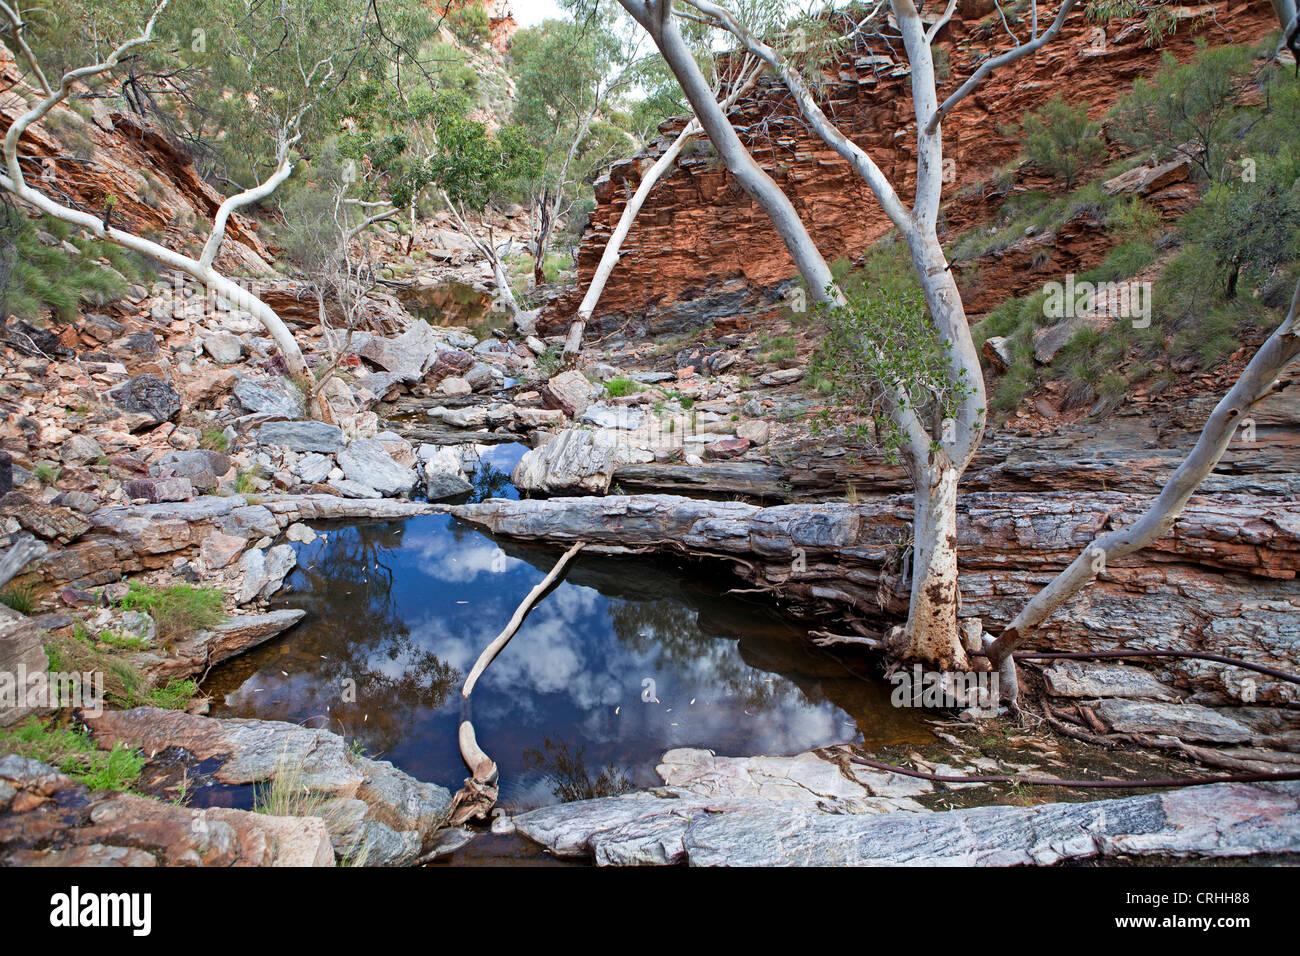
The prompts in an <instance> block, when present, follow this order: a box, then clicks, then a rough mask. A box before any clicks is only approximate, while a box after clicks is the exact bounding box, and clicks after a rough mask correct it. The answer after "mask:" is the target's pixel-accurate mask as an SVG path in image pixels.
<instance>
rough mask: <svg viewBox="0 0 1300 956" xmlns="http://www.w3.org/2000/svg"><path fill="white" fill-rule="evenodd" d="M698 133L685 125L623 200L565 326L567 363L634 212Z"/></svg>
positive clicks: (614, 262)
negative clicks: (575, 312) (575, 311)
mask: <svg viewBox="0 0 1300 956" xmlns="http://www.w3.org/2000/svg"><path fill="white" fill-rule="evenodd" d="M699 132H700V127H699V125H698V124H697V123H695V122H694V121H692V122H690V123H687V124H686V128H685V129H683V130H682V131H681V132H680V133H679V134H677V138H676V139H675V140H673V143H672V145H671V146H669V147H668V149H667V150H665V151H664V154H663V155H662V156H660V157H659V158H658V159H657V160H655V164H654V165H653V166H651V167H650V168H649V170H647V171H646V174H645V175H644V176H642V177H641V182H640V184H639V185H638V186H637V188H636V192H635V193H633V194H632V198H631V199H629V200H628V201H627V205H626V206H624V207H623V213H622V215H620V216H619V217H618V225H617V226H615V227H614V232H613V233H612V234H611V235H610V237H609V242H607V243H605V251H604V252H602V253H601V255H600V262H599V263H597V265H596V271H595V272H594V273H593V274H592V276H591V284H590V285H588V286H587V293H586V295H584V296H583V297H582V304H581V305H579V306H578V315H577V318H575V319H574V320H573V324H572V325H570V326H569V336H568V338H567V339H565V342H564V355H565V359H566V360H567V361H571V360H572V358H573V356H575V355H577V354H578V352H579V350H580V349H581V348H582V334H583V331H584V330H585V329H586V327H587V323H588V322H590V321H591V316H592V314H593V313H594V312H595V311H596V304H597V303H598V302H599V301H600V296H601V293H602V292H604V291H605V283H607V282H608V281H609V277H610V275H611V274H612V273H613V272H614V267H615V266H616V265H618V260H619V250H620V249H621V248H622V247H623V240H625V239H626V238H627V234H628V232H630V231H631V229H632V223H633V222H634V221H635V220H636V216H637V213H639V212H640V211H641V207H642V206H644V205H645V201H646V200H647V199H648V198H649V197H650V193H651V191H652V190H653V189H654V188H655V184H656V183H658V182H659V180H660V179H662V178H663V176H664V174H665V173H667V172H668V171H669V170H670V169H672V168H673V164H674V163H676V162H677V157H678V156H680V155H681V154H682V149H683V148H684V147H685V146H686V144H687V143H688V142H689V141H690V139H691V137H693V136H696V135H697V134H698V133H699Z"/></svg>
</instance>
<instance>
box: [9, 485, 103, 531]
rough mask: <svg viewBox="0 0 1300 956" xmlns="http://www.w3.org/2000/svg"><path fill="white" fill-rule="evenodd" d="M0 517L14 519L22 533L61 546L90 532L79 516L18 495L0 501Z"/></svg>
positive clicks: (15, 493) (85, 521)
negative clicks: (25, 532)
mask: <svg viewBox="0 0 1300 956" xmlns="http://www.w3.org/2000/svg"><path fill="white" fill-rule="evenodd" d="M0 514H5V515H9V516H10V517H13V518H16V519H17V520H18V523H19V524H20V525H21V526H22V527H23V529H24V530H25V531H30V532H31V533H32V534H34V535H36V536H37V537H38V538H45V539H46V540H50V541H58V542H59V543H60V544H68V543H70V542H72V541H75V540H76V539H77V538H80V537H81V536H82V535H83V534H85V533H86V532H87V531H89V530H90V528H91V522H90V521H89V520H88V519H87V518H86V517H85V515H82V514H81V513H80V512H77V511H73V510H72V509H71V508H60V507H58V506H57V505H46V504H42V503H41V502H39V501H35V500H34V499H32V498H29V497H27V495H25V494H23V493H22V492H19V491H11V492H9V494H7V495H5V496H4V497H3V498H0Z"/></svg>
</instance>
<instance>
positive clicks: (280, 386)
mask: <svg viewBox="0 0 1300 956" xmlns="http://www.w3.org/2000/svg"><path fill="white" fill-rule="evenodd" d="M235 400H236V401H237V402H239V404H240V405H241V406H242V407H243V408H244V410H245V411H247V412H250V413H254V414H263V415H277V416H279V417H281V418H301V417H302V416H303V414H304V404H303V398H302V393H301V392H300V391H298V388H297V386H296V385H294V384H293V383H292V382H290V381H289V380H288V379H286V378H284V377H283V376H276V377H274V378H268V379H263V380H261V381H253V380H252V379H248V378H245V379H241V380H240V381H239V382H237V383H236V384H235Z"/></svg>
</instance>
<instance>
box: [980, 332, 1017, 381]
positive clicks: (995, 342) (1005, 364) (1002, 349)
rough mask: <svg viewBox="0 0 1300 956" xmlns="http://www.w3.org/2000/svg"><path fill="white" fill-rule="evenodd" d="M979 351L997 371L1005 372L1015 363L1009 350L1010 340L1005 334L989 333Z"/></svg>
mask: <svg viewBox="0 0 1300 956" xmlns="http://www.w3.org/2000/svg"><path fill="white" fill-rule="evenodd" d="M980 352H981V353H982V354H983V355H984V357H985V358H986V359H988V360H989V362H990V363H991V364H992V365H993V367H994V368H995V369H997V370H998V371H999V372H1005V371H1006V370H1007V369H1009V368H1011V366H1012V365H1014V364H1015V356H1014V355H1013V354H1012V351H1011V340H1010V339H1008V338H1007V337H1006V336H1005V335H991V336H989V337H988V338H987V339H985V340H984V344H983V345H982V346H980Z"/></svg>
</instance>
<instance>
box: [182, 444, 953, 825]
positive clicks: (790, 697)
mask: <svg viewBox="0 0 1300 956" xmlns="http://www.w3.org/2000/svg"><path fill="white" fill-rule="evenodd" d="M522 451H523V449H522V448H521V447H520V446H495V447H493V448H490V449H485V450H484V466H483V467H482V468H481V469H480V471H479V473H478V475H477V476H476V491H475V495H474V497H475V498H481V497H491V496H493V495H495V496H498V497H503V496H510V497H516V495H515V493H514V489H513V488H512V487H511V486H510V484H509V480H508V477H507V476H508V473H509V470H510V468H511V467H513V464H514V462H515V461H517V460H518V457H519V455H520V454H522ZM320 530H324V531H325V532H326V535H327V537H326V538H325V539H322V540H317V541H315V542H313V543H312V544H310V545H296V546H295V547H297V549H298V568H297V570H295V571H294V572H293V574H292V575H291V576H290V578H289V580H288V582H287V585H286V589H285V590H284V591H282V592H281V595H280V596H279V597H278V598H277V600H276V602H275V604H276V606H279V607H302V608H305V609H306V610H307V612H308V614H307V617H306V618H305V619H304V621H303V622H302V623H301V624H300V625H299V626H298V627H296V628H295V629H294V630H292V631H290V632H289V633H288V634H286V635H285V636H283V637H281V638H279V639H278V640H276V641H274V642H271V643H270V644H267V645H263V646H262V647H259V648H257V649H255V650H253V651H251V652H249V653H247V654H244V655H241V656H240V657H237V658H235V659H234V660H232V661H230V662H228V663H227V664H224V665H222V666H221V667H219V668H216V669H214V670H213V672H212V674H211V675H210V676H209V678H208V680H207V681H206V682H205V684H204V690H205V692H206V693H208V694H211V695H212V696H213V698H214V700H213V707H212V713H213V714H214V715H217V716H239V717H259V718H264V719H274V720H288V721H294V722H299V723H305V724H309V725H311V726H326V727H328V728H329V729H331V730H334V731H336V732H338V733H341V734H343V735H345V736H346V737H348V738H349V739H352V740H355V741H357V742H358V743H359V744H360V745H361V746H362V747H363V748H364V750H365V752H366V753H367V754H370V755H372V756H379V757H382V758H384V759H388V760H392V761H393V762H394V763H395V764H396V765H397V766H399V767H401V768H402V769H403V770H405V771H407V772H408V773H410V774H413V775H414V776H416V777H418V778H420V779H422V780H431V781H434V782H436V783H439V784H441V785H443V786H445V787H448V788H449V789H451V790H456V789H457V788H458V787H459V786H460V783H461V781H462V780H463V779H464V777H465V775H466V770H465V767H464V765H463V763H462V762H461V759H460V755H459V751H458V749H457V743H456V729H457V726H458V724H459V722H460V716H461V711H460V694H459V691H460V685H461V683H462V681H463V680H464V677H465V674H466V673H467V672H468V670H469V668H470V667H471V666H472V665H473V663H474V661H475V659H476V658H477V657H478V654H479V653H480V651H481V650H482V649H483V647H484V646H486V645H487V643H488V642H489V641H490V640H492V638H494V637H495V636H496V635H497V634H498V633H499V632H500V630H501V629H502V628H503V627H504V626H505V624H506V622H507V621H508V620H509V618H510V615H511V614H512V613H513V612H514V610H515V608H516V607H517V606H518V604H519V602H520V601H521V600H522V599H523V597H524V595H526V594H527V593H528V591H529V589H531V588H532V587H533V585H535V584H536V583H537V582H538V581H540V580H541V579H542V577H544V576H545V574H546V573H547V572H548V571H549V570H550V568H551V567H552V565H553V564H554V562H555V560H556V558H557V557H558V556H559V554H560V550H558V549H554V548H542V547H528V546H525V545H521V544H518V543H515V542H510V541H506V540H501V541H499V542H498V541H497V540H494V539H493V538H492V537H490V536H488V535H486V534H484V533H482V532H480V531H478V530H476V529H474V528H472V527H470V526H468V525H465V524H462V523H461V522H459V521H457V520H455V519H454V518H451V517H449V516H446V515H427V516H422V517H417V518H410V519H407V520H405V521H394V522H370V523H365V524H356V525H335V526H332V527H324V528H323V529H320ZM737 583H738V582H737V581H735V580H734V579H732V578H731V577H729V576H727V575H726V574H725V572H723V571H721V570H719V569H718V568H717V567H716V566H714V565H711V564H710V565H704V564H696V563H673V562H668V561H662V560H649V559H645V558H615V557H610V556H605V555H588V554H579V555H578V557H577V558H576V559H575V560H574V561H573V563H572V564H571V565H570V568H569V570H568V573H567V575H566V576H565V579H564V581H563V582H562V583H560V584H559V585H558V586H557V587H555V588H554V589H553V590H552V591H551V592H550V593H549V594H548V595H547V596H546V597H545V598H544V599H543V600H542V601H541V602H540V603H539V604H538V605H537V606H536V607H535V609H534V610H533V612H532V613H531V614H530V615H529V617H528V619H527V620H526V621H525V622H524V624H523V626H522V627H521V628H520V629H519V631H518V633H517V634H516V635H515V637H514V639H513V640H512V641H511V643H510V644H509V645H508V646H507V647H506V649H505V650H504V651H503V652H502V653H501V655H500V656H499V657H498V658H497V659H496V661H495V662H494V663H493V664H492V666H491V667H490V668H489V669H488V670H487V673H486V674H485V675H484V676H483V678H482V679H481V680H480V681H479V684H478V687H477V689H476V690H475V693H474V700H473V720H474V727H475V730H476V732H477V736H478V741H479V744H480V745H481V746H482V747H483V749H484V750H485V751H486V752H487V753H488V754H489V755H491V756H492V758H493V759H494V760H496V761H497V764H498V765H499V767H500V769H501V802H502V804H503V805H504V806H506V807H508V808H510V809H522V808H526V807H531V806H537V805H541V804H546V803H553V802H556V801H558V800H564V799H574V798H578V797H584V796H593V795H599V794H605V793H610V792H617V791H618V790H619V789H620V788H626V787H629V786H653V785H655V784H657V783H659V782H660V781H659V778H658V777H657V776H656V775H655V773H654V767H655V764H656V763H657V762H658V760H659V758H660V757H661V756H662V754H663V752H664V751H665V750H668V749H670V748H672V747H686V746H693V747H695V746H698V747H707V748H709V749H711V750H714V751H716V752H717V753H720V754H725V755H729V756H747V755H753V754H760V753H762V754H792V753H796V752H799V751H801V750H805V749H807V748H810V747H817V746H823V745H826V744H832V743H840V742H847V741H864V742H866V743H868V744H872V745H883V744H889V743H897V742H902V741H918V742H921V741H925V740H927V739H930V738H931V735H930V733H929V731H928V728H927V725H925V724H923V723H922V722H921V718H920V716H919V715H918V714H917V713H916V712H913V711H900V710H898V709H896V708H894V707H892V706H890V704H889V687H888V685H885V684H883V683H881V682H879V681H876V680H872V679H869V678H867V679H864V678H863V677H861V676H858V675H855V674H854V673H851V672H850V671H849V669H848V668H847V667H846V666H845V665H844V664H842V663H841V662H840V661H838V660H836V659H835V658H834V657H832V656H829V655H826V654H823V653H821V652H816V651H814V650H812V649H810V648H809V647H808V644H807V640H806V638H805V636H804V631H802V630H801V629H800V628H799V627H798V626H797V625H795V624H793V623H791V622H790V621H788V620H786V619H784V618H783V617H781V616H780V615H779V614H778V613H777V612H776V611H774V610H773V609H771V608H768V607H765V606H763V605H761V604H756V603H750V602H747V601H744V600H741V599H739V598H737V597H734V596H726V595H725V593H724V592H725V591H726V590H727V589H728V588H730V587H734V586H736V585H737ZM352 682H355V684H353V683H352ZM353 686H355V701H349V700H348V699H346V698H347V696H348V692H349V691H350V689H351V688H352V687H353Z"/></svg>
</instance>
